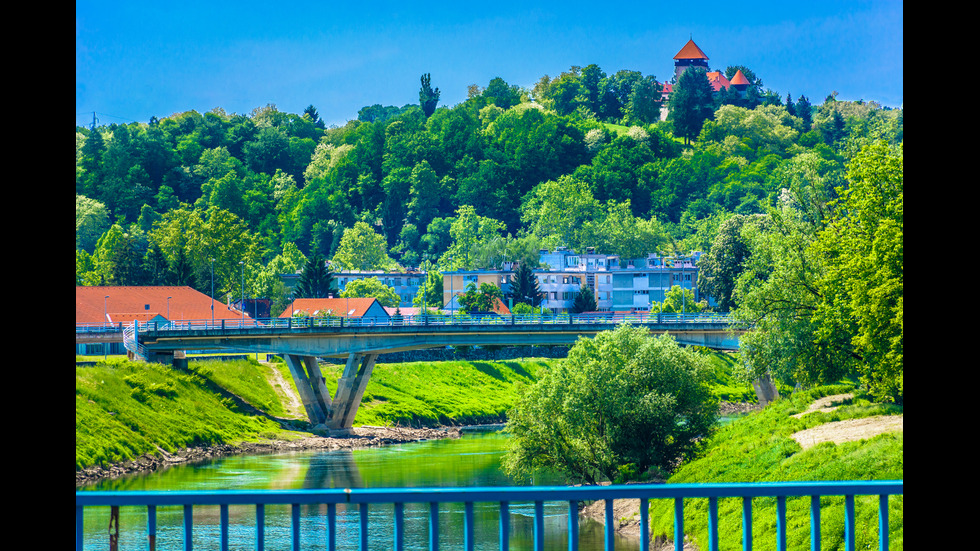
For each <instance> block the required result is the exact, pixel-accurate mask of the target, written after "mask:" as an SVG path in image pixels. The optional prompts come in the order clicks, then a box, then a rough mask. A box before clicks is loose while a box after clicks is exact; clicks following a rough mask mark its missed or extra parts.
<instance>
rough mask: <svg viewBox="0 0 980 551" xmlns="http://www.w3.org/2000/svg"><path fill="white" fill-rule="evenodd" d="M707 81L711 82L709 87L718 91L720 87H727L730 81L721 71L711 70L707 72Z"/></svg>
mask: <svg viewBox="0 0 980 551" xmlns="http://www.w3.org/2000/svg"><path fill="white" fill-rule="evenodd" d="M707 77H708V82H710V83H711V88H712V89H713V90H714V91H715V92H718V91H719V90H721V89H722V88H728V87H729V86H731V85H732V83H731V82H730V81H729V80H728V79H727V78H725V74H724V73H722V72H721V71H712V72H710V73H708V74H707Z"/></svg>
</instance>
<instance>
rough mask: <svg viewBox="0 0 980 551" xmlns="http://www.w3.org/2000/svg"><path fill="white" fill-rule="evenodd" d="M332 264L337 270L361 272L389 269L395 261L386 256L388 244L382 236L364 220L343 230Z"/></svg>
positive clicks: (393, 265)
mask: <svg viewBox="0 0 980 551" xmlns="http://www.w3.org/2000/svg"><path fill="white" fill-rule="evenodd" d="M332 264H333V265H334V266H336V267H337V269H338V270H354V271H361V272H369V271H372V270H390V269H393V268H394V267H395V261H394V260H393V259H392V258H391V257H390V256H388V244H387V242H386V241H385V238H384V236H382V235H381V234H379V233H377V232H375V231H374V229H372V228H371V226H369V225H367V224H366V223H364V222H357V223H355V224H354V227H353V228H347V229H346V230H344V236H343V237H342V238H341V239H340V245H339V246H338V247H337V252H336V253H334V255H333V260H332Z"/></svg>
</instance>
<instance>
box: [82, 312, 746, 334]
mask: <svg viewBox="0 0 980 551" xmlns="http://www.w3.org/2000/svg"><path fill="white" fill-rule="evenodd" d="M733 321H734V320H732V319H731V318H730V317H729V316H728V314H715V313H704V314H660V313H636V314H603V313H598V314H545V315H503V316H502V315H497V314H486V315H480V314H472V315H471V314H455V315H448V314H446V315H416V316H392V317H390V318H343V317H337V316H327V317H316V316H311V317H291V318H261V319H252V318H245V319H223V320H209V319H200V320H173V321H168V322H162V323H161V322H154V321H151V322H134V323H135V324H136V329H137V330H138V331H139V332H144V331H154V332H160V331H193V330H213V329H219V330H228V329H305V328H314V327H324V328H326V327H385V326H387V327H425V326H441V325H543V324H544V325H576V324H608V325H610V326H614V325H619V324H621V323H647V324H652V323H660V324H706V323H711V324H730V323H732V322H733ZM100 330H101V331H119V330H120V329H119V328H118V327H116V326H108V327H104V326H93V325H88V324H76V325H75V331H76V332H95V331H100Z"/></svg>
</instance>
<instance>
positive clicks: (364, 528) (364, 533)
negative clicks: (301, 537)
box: [294, 503, 368, 551]
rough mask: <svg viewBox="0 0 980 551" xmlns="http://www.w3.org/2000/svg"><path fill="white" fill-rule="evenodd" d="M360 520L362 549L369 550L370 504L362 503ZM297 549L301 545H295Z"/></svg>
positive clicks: (362, 550)
mask: <svg viewBox="0 0 980 551" xmlns="http://www.w3.org/2000/svg"><path fill="white" fill-rule="evenodd" d="M359 509H360V519H359V520H360V521H361V533H360V536H361V547H360V549H361V551H367V549H368V504H367V503H361V505H360V508H359ZM294 549H296V551H299V547H295V548H294Z"/></svg>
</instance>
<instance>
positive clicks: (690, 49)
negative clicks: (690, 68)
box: [674, 39, 708, 59]
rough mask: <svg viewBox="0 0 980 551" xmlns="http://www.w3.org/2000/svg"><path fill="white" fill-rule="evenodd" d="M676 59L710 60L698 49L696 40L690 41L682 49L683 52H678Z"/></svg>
mask: <svg viewBox="0 0 980 551" xmlns="http://www.w3.org/2000/svg"><path fill="white" fill-rule="evenodd" d="M674 59H708V56H707V55H706V54H705V53H704V52H703V51H702V50H701V48H698V45H697V44H695V43H694V40H693V39H692V40H688V41H687V44H685V45H684V47H683V48H681V51H679V52H677V55H675V56H674Z"/></svg>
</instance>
